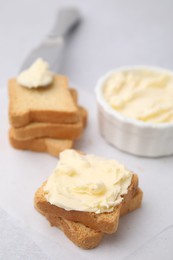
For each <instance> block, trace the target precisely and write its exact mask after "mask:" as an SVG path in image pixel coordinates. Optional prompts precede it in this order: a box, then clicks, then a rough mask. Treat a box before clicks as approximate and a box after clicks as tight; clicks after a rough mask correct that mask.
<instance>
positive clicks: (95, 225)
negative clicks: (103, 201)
mask: <svg viewBox="0 0 173 260" xmlns="http://www.w3.org/2000/svg"><path fill="white" fill-rule="evenodd" d="M44 185H45V183H43V185H42V187H41V188H40V189H39V191H40V192H43V191H42V190H43V187H44ZM137 187H138V177H137V175H135V174H134V175H133V177H132V181H131V185H130V186H129V188H128V193H127V194H126V195H124V199H125V200H126V201H128V199H131V198H132V197H134V195H135V193H136V191H137ZM39 191H38V192H37V193H36V194H37V195H36V196H35V205H36V208H38V209H43V210H44V209H46V211H47V214H50V215H54V216H59V217H62V218H64V219H67V220H70V221H75V222H79V223H81V224H83V225H85V226H87V227H89V228H91V229H95V230H99V231H102V232H103V233H114V232H116V230H117V228H118V223H119V216H120V212H121V207H122V203H120V204H119V205H117V206H116V207H115V209H114V210H113V211H112V212H106V213H100V214H96V213H94V212H84V211H75V210H69V211H67V210H65V209H63V208H60V207H57V206H55V205H51V204H50V203H48V202H47V201H46V200H45V199H44V196H41V198H42V199H40V196H39V195H38V193H39ZM38 198H39V199H38Z"/></svg>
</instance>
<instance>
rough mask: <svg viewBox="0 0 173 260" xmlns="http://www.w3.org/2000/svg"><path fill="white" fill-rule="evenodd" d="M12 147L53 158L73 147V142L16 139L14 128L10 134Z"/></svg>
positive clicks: (46, 139) (48, 139)
mask: <svg viewBox="0 0 173 260" xmlns="http://www.w3.org/2000/svg"><path fill="white" fill-rule="evenodd" d="M9 140H10V143H11V145H12V146H13V147H14V148H16V149H19V150H30V151H35V152H47V153H49V154H51V155H53V156H56V157H57V156H58V155H59V153H60V152H62V151H63V150H65V149H70V148H72V146H73V140H61V139H53V138H34V139H28V140H21V139H15V137H14V133H13V128H11V129H10V132H9Z"/></svg>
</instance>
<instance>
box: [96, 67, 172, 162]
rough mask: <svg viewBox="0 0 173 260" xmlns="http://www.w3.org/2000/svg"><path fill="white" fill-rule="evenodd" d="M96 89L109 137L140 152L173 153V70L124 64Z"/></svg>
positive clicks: (104, 131) (103, 126) (153, 154)
mask: <svg viewBox="0 0 173 260" xmlns="http://www.w3.org/2000/svg"><path fill="white" fill-rule="evenodd" d="M95 92H96V98H97V104H98V117H99V126H100V131H101V134H102V136H103V137H104V138H105V139H106V141H108V142H109V143H110V144H112V145H114V146H115V147H117V148H119V149H120V150H123V151H125V152H128V153H131V154H134V155H139V156H146V157H159V156H166V155H171V154H173V72H171V71H169V70H165V69H161V68H154V67H148V66H135V67H123V68H120V69H117V70H113V71H110V72H108V73H107V74H106V75H104V76H103V77H101V78H100V79H99V80H98V82H97V85H96V89H95Z"/></svg>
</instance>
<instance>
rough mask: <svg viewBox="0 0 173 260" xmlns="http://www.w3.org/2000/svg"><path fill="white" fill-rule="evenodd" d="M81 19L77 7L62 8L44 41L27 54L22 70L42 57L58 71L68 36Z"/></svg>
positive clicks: (53, 69)
mask: <svg viewBox="0 0 173 260" xmlns="http://www.w3.org/2000/svg"><path fill="white" fill-rule="evenodd" d="M80 21H81V17H80V14H79V11H78V10H77V9H75V8H64V9H61V10H60V12H59V13H58V16H57V18H56V21H55V24H54V26H53V29H52V31H51V32H50V33H49V34H48V35H47V37H46V38H45V39H44V40H43V42H42V43H41V44H40V45H39V46H38V47H36V48H35V49H34V50H33V51H32V52H31V53H30V54H29V55H28V56H27V58H26V59H25V60H24V62H23V64H22V66H21V68H20V71H23V70H25V69H27V68H28V67H30V65H31V64H32V63H33V62H34V61H35V60H36V59H37V58H42V59H44V60H45V61H47V62H48V64H49V67H50V70H51V71H53V72H58V69H59V66H60V63H61V56H62V53H63V48H64V45H65V42H66V38H67V36H68V35H69V33H71V32H73V30H74V29H75V28H76V27H77V25H78V24H79V23H80Z"/></svg>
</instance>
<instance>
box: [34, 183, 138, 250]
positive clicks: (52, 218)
mask: <svg viewBox="0 0 173 260" xmlns="http://www.w3.org/2000/svg"><path fill="white" fill-rule="evenodd" d="M142 195H143V193H142V191H141V189H139V188H137V190H136V193H135V194H133V196H132V193H131V196H132V197H131V198H130V196H128V199H127V200H124V201H123V203H122V207H121V210H120V216H123V215H125V214H127V213H129V212H131V211H133V210H135V209H137V208H139V207H140V206H141V202H142ZM40 201H41V203H39V202H40ZM43 201H45V202H44V204H43ZM34 203H35V208H36V209H37V210H38V211H39V212H40V213H41V214H42V215H44V216H45V217H46V218H47V220H48V221H49V222H50V224H51V226H55V227H58V228H60V229H61V230H62V231H63V232H64V233H65V235H66V236H67V237H68V238H69V239H70V240H71V241H72V242H73V243H75V244H76V245H77V246H79V247H81V248H83V249H91V248H94V247H96V246H98V245H99V243H100V241H101V240H102V238H103V236H104V233H103V232H101V231H97V230H94V229H91V228H89V227H86V226H85V225H83V224H81V223H79V222H74V221H70V220H66V219H64V218H62V217H59V216H58V215H56V214H54V212H50V211H49V207H50V206H49V202H47V201H46V199H45V197H44V190H43V186H42V187H41V188H40V189H39V190H38V191H37V192H36V194H35V201H34ZM43 205H44V207H43ZM46 205H47V206H46Z"/></svg>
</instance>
